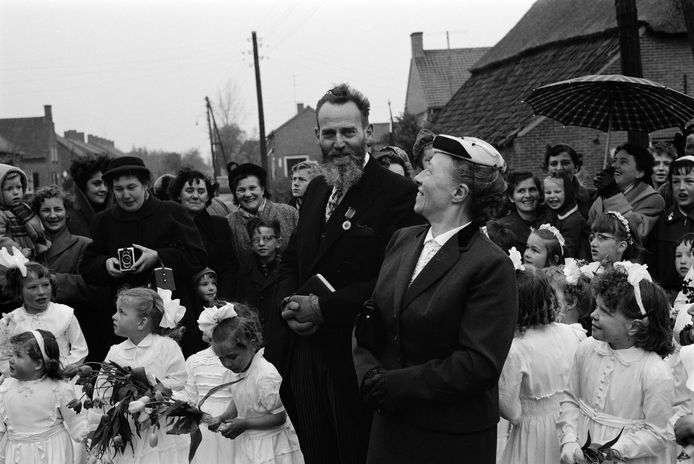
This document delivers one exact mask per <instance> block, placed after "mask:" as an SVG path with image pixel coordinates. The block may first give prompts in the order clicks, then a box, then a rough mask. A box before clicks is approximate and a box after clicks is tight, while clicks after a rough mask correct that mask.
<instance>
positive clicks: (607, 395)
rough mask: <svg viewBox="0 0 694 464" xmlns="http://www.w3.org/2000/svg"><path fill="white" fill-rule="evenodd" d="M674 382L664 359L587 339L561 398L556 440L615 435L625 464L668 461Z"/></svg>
mask: <svg viewBox="0 0 694 464" xmlns="http://www.w3.org/2000/svg"><path fill="white" fill-rule="evenodd" d="M673 400H674V380H673V376H672V372H671V369H670V366H669V365H668V363H667V362H666V361H665V360H663V359H662V358H661V357H660V356H658V355H657V354H656V353H653V352H648V351H644V350H642V349H641V348H636V347H632V348H627V349H623V350H613V349H612V348H611V347H610V345H609V344H608V343H606V342H601V341H599V340H595V339H594V338H592V337H591V338H588V339H587V340H586V341H585V342H583V343H581V346H579V348H578V351H577V352H576V359H575V362H574V366H573V368H572V369H571V375H570V377H569V390H568V394H567V395H566V396H565V398H564V399H562V403H561V416H560V419H559V426H560V428H561V442H562V443H568V442H572V441H575V442H578V444H579V445H581V446H582V445H583V444H584V443H585V441H586V437H587V433H588V432H589V431H590V436H591V440H592V441H593V443H605V442H607V441H609V440H612V439H614V438H615V437H617V435H618V434H619V432H620V430H622V428H623V429H624V432H623V433H622V435H621V437H620V438H619V440H618V441H617V443H615V444H614V445H613V446H612V448H614V449H616V450H617V451H619V452H620V453H621V455H622V456H623V457H624V458H625V459H626V460H628V462H629V463H639V464H642V463H643V464H645V463H666V462H671V459H670V453H668V452H667V450H666V447H667V446H668V442H669V437H670V436H671V435H670V433H669V431H668V420H669V419H670V417H671V416H672V413H673V410H672V406H673Z"/></svg>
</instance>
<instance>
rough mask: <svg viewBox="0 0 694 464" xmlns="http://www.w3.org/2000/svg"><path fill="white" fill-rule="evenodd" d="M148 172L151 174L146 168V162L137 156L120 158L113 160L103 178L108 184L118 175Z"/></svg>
mask: <svg viewBox="0 0 694 464" xmlns="http://www.w3.org/2000/svg"><path fill="white" fill-rule="evenodd" d="M138 171H139V172H146V173H148V174H149V173H150V172H149V169H147V167H146V166H145V162H144V161H142V159H141V158H138V157H137V156H120V157H118V158H113V159H112V160H111V161H110V162H109V163H108V166H107V167H106V171H105V172H104V173H103V174H102V176H101V177H102V178H103V179H104V180H105V181H106V182H110V181H111V180H113V179H114V178H116V177H117V176H118V174H121V173H126V172H138Z"/></svg>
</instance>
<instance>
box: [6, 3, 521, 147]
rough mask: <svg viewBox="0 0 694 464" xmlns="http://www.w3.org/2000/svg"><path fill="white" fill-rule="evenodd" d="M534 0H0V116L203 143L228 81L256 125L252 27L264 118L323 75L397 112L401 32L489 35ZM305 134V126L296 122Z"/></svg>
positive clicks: (465, 39)
mask: <svg viewBox="0 0 694 464" xmlns="http://www.w3.org/2000/svg"><path fill="white" fill-rule="evenodd" d="M532 3H533V1H532V0H427V1H423V0H417V1H413V0H370V1H365V0H352V1H350V0H324V1H322V2H321V1H318V0H252V1H250V0H244V1H240V0H195V1H193V0H158V1H153V0H139V1H129V0H119V1H113V0H98V1H93V0H89V1H86V0H81V1H76V0H50V1H49V0H2V1H0V118H11V117H33V116H41V115H42V114H43V105H46V104H50V105H52V106H53V119H54V122H55V127H56V132H57V133H58V134H61V135H62V133H63V132H64V131H66V130H69V129H76V130H78V131H82V132H86V133H90V134H94V135H98V136H101V137H106V138H109V139H111V140H113V141H115V144H116V147H118V148H120V149H121V150H123V151H129V150H130V149H131V148H132V147H133V146H137V147H142V146H145V147H147V148H148V149H160V150H167V151H178V152H184V151H187V150H190V149H192V148H198V149H200V151H201V152H202V153H203V154H205V155H209V141H208V136H207V122H206V118H205V107H204V97H205V96H206V95H207V96H209V97H210V99H211V100H212V101H213V104H214V102H215V100H216V96H217V94H218V93H219V92H220V91H221V90H223V89H224V88H225V87H226V86H228V85H232V86H233V87H234V88H235V91H234V95H235V96H236V99H237V100H238V102H239V106H240V108H241V109H240V111H238V112H237V113H238V118H239V121H238V123H239V125H240V126H241V127H242V128H244V129H245V130H246V131H248V132H249V133H250V134H251V135H253V134H257V130H258V129H257V128H258V113H257V103H256V90H255V77H254V71H253V69H252V55H251V54H250V51H251V42H250V37H251V31H254V30H255V31H257V34H258V37H259V40H260V42H261V44H262V48H261V49H260V53H261V55H262V56H263V57H264V59H263V60H262V61H261V76H262V85H263V97H264V106H265V128H266V132H267V133H269V132H270V131H271V130H273V129H274V128H276V127H277V126H279V125H280V124H282V123H283V122H284V121H286V120H287V119H289V118H290V117H291V116H292V115H294V114H295V112H296V103H304V104H306V105H311V106H315V103H316V101H317V100H318V98H319V97H320V96H321V95H322V93H323V92H324V91H325V90H327V89H328V88H330V87H331V85H332V84H334V83H339V82H343V81H344V82H349V83H351V84H352V85H353V86H354V87H356V88H358V89H360V90H362V91H363V92H364V93H365V94H366V95H367V96H368V97H369V99H370V100H371V105H372V118H371V119H372V122H385V121H387V120H388V103H387V102H388V100H390V101H391V105H392V109H393V114H394V115H395V116H397V115H398V114H400V113H401V112H402V111H403V110H404V105H405V91H406V88H407V74H408V70H409V64H410V56H411V48H410V33H412V32H416V31H420V32H423V33H424V48H425V49H434V48H446V31H448V32H449V38H450V46H451V47H452V48H458V47H482V46H492V45H494V44H495V43H496V42H497V41H498V40H499V39H501V38H502V37H503V36H504V35H505V34H506V33H507V32H508V31H509V30H510V29H511V27H513V25H514V24H515V23H516V22H517V21H518V20H519V19H520V18H521V17H522V16H523V14H525V12H526V11H527V10H528V9H529V8H530V6H531V5H532ZM307 136H312V135H311V134H307Z"/></svg>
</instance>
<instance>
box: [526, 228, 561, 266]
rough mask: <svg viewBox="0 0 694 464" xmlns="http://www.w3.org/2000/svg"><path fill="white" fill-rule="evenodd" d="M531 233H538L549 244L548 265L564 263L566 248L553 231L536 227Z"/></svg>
mask: <svg viewBox="0 0 694 464" xmlns="http://www.w3.org/2000/svg"><path fill="white" fill-rule="evenodd" d="M530 233H531V234H535V235H537V236H538V237H540V238H541V239H542V240H543V241H544V242H545V243H546V244H547V263H546V265H547V266H557V265H559V264H564V250H563V249H562V247H561V245H560V244H559V240H557V237H555V236H554V234H553V233H552V232H550V231H549V230H547V229H534V230H533V231H532V232H530ZM555 256H556V257H557V258H556V259H555Z"/></svg>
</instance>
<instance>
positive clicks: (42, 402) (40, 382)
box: [0, 330, 87, 464]
mask: <svg viewBox="0 0 694 464" xmlns="http://www.w3.org/2000/svg"><path fill="white" fill-rule="evenodd" d="M10 341H11V346H12V355H11V357H10V361H9V366H10V367H9V375H10V376H11V377H9V378H7V379H5V381H4V382H3V383H2V385H0V419H1V420H2V422H1V423H0V435H2V440H1V441H0V462H6V463H13V464H39V463H40V464H65V463H71V462H73V444H72V443H73V442H72V440H71V439H70V438H71V437H72V439H74V440H76V441H82V440H83V439H84V437H85V435H86V434H87V421H86V417H85V416H84V415H81V414H76V413H75V411H73V410H72V409H70V408H69V407H68V406H67V405H68V403H70V401H72V400H74V399H75V393H74V389H73V388H72V386H70V385H69V384H67V383H66V382H64V381H63V380H62V373H61V370H60V361H59V351H58V344H57V343H56V339H55V337H54V336H53V334H52V333H50V332H48V331H46V330H33V331H31V332H23V333H20V334H18V335H15V336H14V337H12V338H11V340H10ZM66 425H67V426H68V427H69V430H70V431H69V432H68V429H67V428H66Z"/></svg>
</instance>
